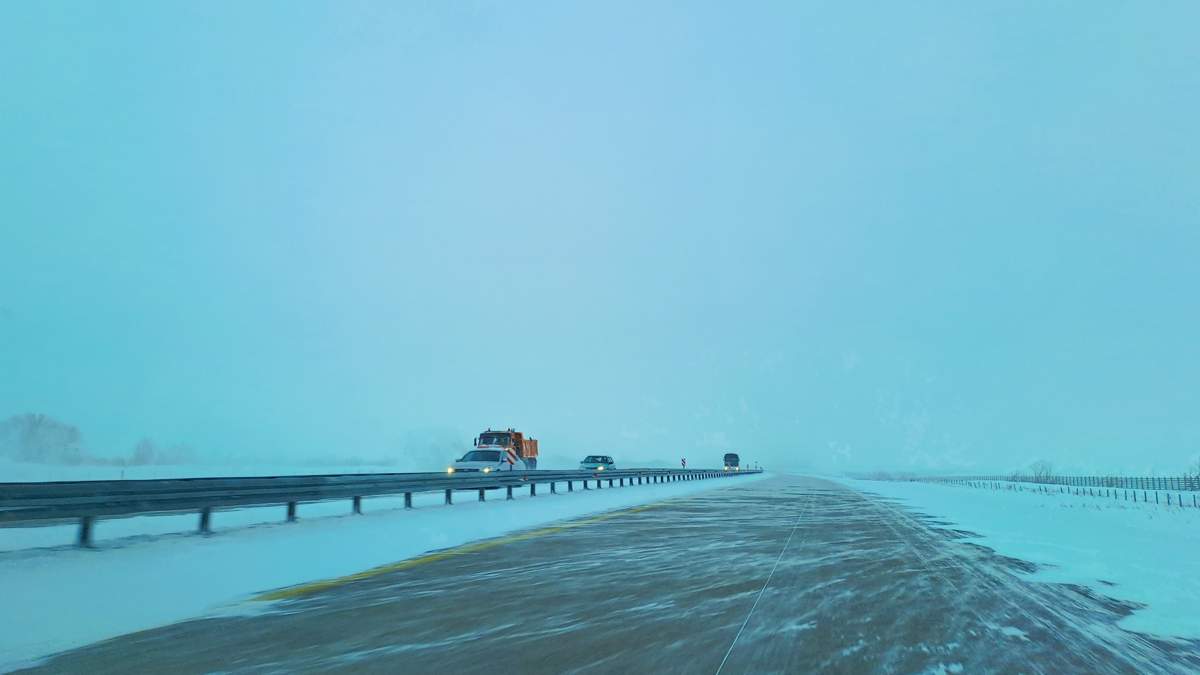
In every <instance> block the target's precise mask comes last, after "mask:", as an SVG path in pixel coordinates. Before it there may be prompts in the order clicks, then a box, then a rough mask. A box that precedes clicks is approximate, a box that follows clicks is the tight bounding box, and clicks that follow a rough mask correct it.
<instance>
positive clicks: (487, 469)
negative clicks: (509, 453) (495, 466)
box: [483, 466, 492, 473]
mask: <svg viewBox="0 0 1200 675" xmlns="http://www.w3.org/2000/svg"><path fill="white" fill-rule="evenodd" d="M483 472H484V473H491V472H492V467H490V466H485V467H483Z"/></svg>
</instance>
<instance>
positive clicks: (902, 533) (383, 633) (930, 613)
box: [38, 477, 1200, 674]
mask: <svg viewBox="0 0 1200 675" xmlns="http://www.w3.org/2000/svg"><path fill="white" fill-rule="evenodd" d="M934 525H935V523H932V522H930V521H929V520H928V519H926V518H924V517H921V516H918V515H916V514H914V513H912V512H910V511H907V510H905V509H904V508H902V507H899V506H897V505H896V504H893V503H890V502H887V501H884V500H881V499H880V498H878V497H875V496H873V495H866V494H863V493H860V492H856V491H853V490H850V489H847V488H845V487H841V486H839V485H836V484H833V483H829V482H826V481H821V480H816V479H807V478H799V477H778V478H771V479H766V480H760V481H755V482H752V483H745V484H734V485H729V486H728V487H724V488H722V489H714V490H709V491H706V492H702V493H699V494H695V495H691V496H687V497H683V498H679V499H673V500H668V501H665V502H660V503H658V504H655V505H652V506H650V507H641V508H638V509H632V510H628V511H622V512H616V513H613V514H609V515H608V516H606V517H603V518H598V519H595V518H594V519H585V520H582V521H577V522H575V523H571V524H569V525H567V526H565V527H551V528H542V529H540V530H537V531H533V532H530V533H525V534H524V535H519V536H514V537H508V538H505V539H500V540H494V541H490V542H486V543H485V544H484V545H468V546H467V547H465V548H463V549H461V550H457V551H451V552H450V553H449V554H445V555H435V556H429V557H426V558H424V559H422V560H418V561H416V562H414V563H411V564H406V565H401V566H397V567H395V568H394V569H391V570H388V571H382V572H379V573H374V574H371V575H369V576H366V577H364V578H360V579H356V580H349V581H343V582H338V583H332V584H327V585H322V586H314V587H309V588H304V587H301V588H298V589H293V590H292V591H288V592H287V593H284V594H282V595H283V599H278V600H274V601H271V602H269V603H266V602H264V605H263V606H264V608H265V609H266V610H267V611H265V612H263V613H262V614H260V615H257V616H245V617H232V618H208V619H198V620H193V621H187V622H183V623H179V624H175V625H172V626H166V627H163V628H158V629H154V630H149V631H144V632H141V633H135V634H132V635H127V636H123V637H119V638H116V639H113V640H109V641H106V642H102V643H99V644H95V645H91V646H88V647H84V648H81V649H78V650H75V651H71V652H67V653H64V654H61V655H58V656H56V657H54V658H52V659H50V660H48V661H46V662H45V663H44V664H43V665H42V666H41V667H40V668H39V669H38V670H44V671H48V672H88V673H104V672H171V673H192V672H239V673H240V672H246V673H260V672H261V673H266V672H289V673H290V672H304V671H343V672H356V673H357V672H381V673H425V672H428V673H433V672H473V671H481V670H487V671H490V672H514V673H610V672H624V673H631V672H646V673H649V672H686V673H717V672H720V673H731V674H732V673H771V672H778V673H813V672H835V673H841V672H844V673H867V672H887V673H926V672H929V673H943V672H947V673H951V672H967V673H979V672H1003V673H1147V672H1200V642H1181V641H1167V640H1159V639H1155V638H1151V637H1148V636H1144V635H1139V634H1136V633H1130V632H1127V631H1124V630H1121V629H1119V628H1117V627H1116V625H1115V623H1116V621H1117V620H1118V619H1120V618H1121V617H1122V616H1124V615H1125V614H1127V613H1128V612H1129V611H1130V607H1128V606H1124V605H1122V604H1120V603H1117V602H1114V601H1112V600H1109V599H1106V598H1104V597H1102V596H1099V595H1097V594H1094V593H1092V592H1090V591H1088V590H1087V589H1083V588H1076V587H1071V586H1064V585H1056V584H1044V583H1032V582H1028V581H1025V580H1024V579H1023V578H1022V577H1021V576H1020V575H1019V571H1020V570H1021V569H1022V568H1023V567H1024V568H1026V569H1028V565H1027V564H1026V563H1022V562H1020V561H1014V560H1009V559H1005V558H1002V557H999V556H997V555H995V554H994V553H992V552H991V551H989V550H988V549H985V548H982V547H980V546H976V545H972V544H968V543H965V542H963V541H961V538H962V535H961V533H956V532H953V531H950V530H947V529H943V528H938V527H935V526H934Z"/></svg>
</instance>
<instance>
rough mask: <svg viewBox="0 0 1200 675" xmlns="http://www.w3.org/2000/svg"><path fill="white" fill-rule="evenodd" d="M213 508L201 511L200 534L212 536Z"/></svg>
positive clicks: (205, 508)
mask: <svg viewBox="0 0 1200 675" xmlns="http://www.w3.org/2000/svg"><path fill="white" fill-rule="evenodd" d="M211 523H212V508H210V507H208V506H206V507H204V508H202V509H200V534H212V525H211Z"/></svg>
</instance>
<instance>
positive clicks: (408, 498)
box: [404, 492, 412, 509]
mask: <svg viewBox="0 0 1200 675" xmlns="http://www.w3.org/2000/svg"><path fill="white" fill-rule="evenodd" d="M404 508H406V509H411V508H412V493H411V492H405V493H404Z"/></svg>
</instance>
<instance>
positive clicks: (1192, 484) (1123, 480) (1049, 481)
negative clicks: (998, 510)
mask: <svg viewBox="0 0 1200 675" xmlns="http://www.w3.org/2000/svg"><path fill="white" fill-rule="evenodd" d="M899 480H914V481H921V482H924V483H953V482H962V481H980V482H989V481H990V482H994V483H1039V484H1042V485H1065V486H1067V487H1093V488H1117V489H1119V490H1165V491H1172V492H1196V491H1200V476H1176V477H1163V476H1026V475H1021V474H1008V475H1007V476H938V477H921V478H901V479H899Z"/></svg>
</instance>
